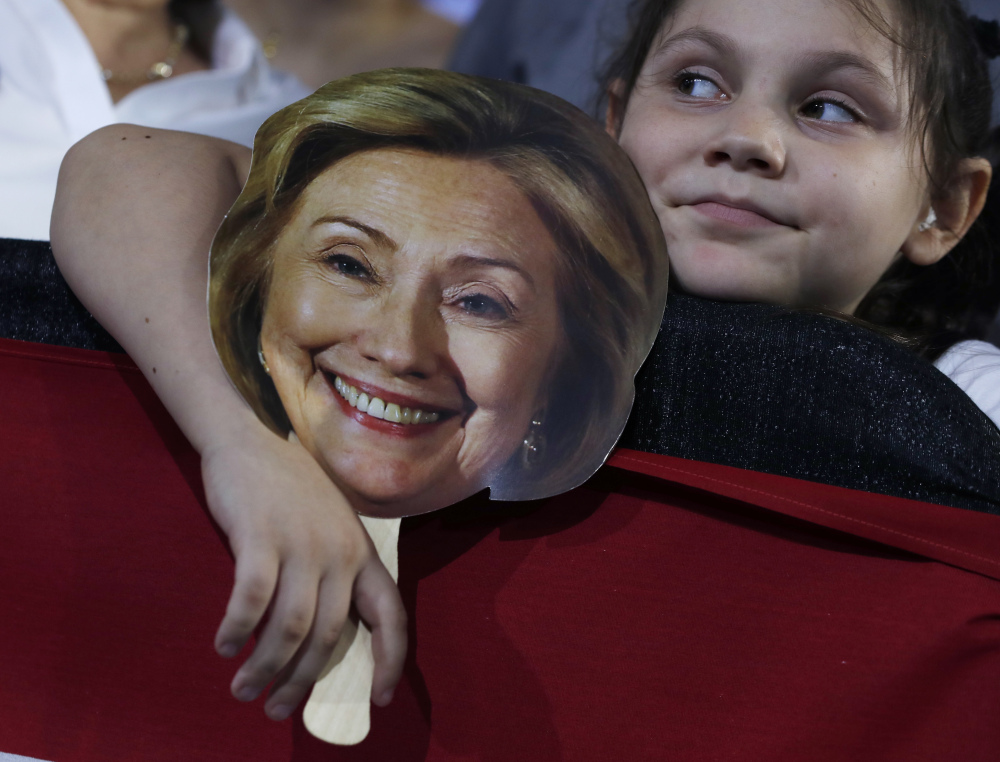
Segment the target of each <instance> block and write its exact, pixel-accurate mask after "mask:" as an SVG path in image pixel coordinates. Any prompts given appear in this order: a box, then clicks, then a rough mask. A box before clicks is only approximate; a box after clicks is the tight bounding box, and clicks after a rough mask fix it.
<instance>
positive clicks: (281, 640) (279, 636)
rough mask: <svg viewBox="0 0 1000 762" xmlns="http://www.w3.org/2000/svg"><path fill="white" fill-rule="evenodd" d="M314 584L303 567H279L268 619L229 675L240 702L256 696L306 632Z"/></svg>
mask: <svg viewBox="0 0 1000 762" xmlns="http://www.w3.org/2000/svg"><path fill="white" fill-rule="evenodd" d="M317 584H318V583H317V580H316V578H315V576H314V575H313V574H312V573H311V572H310V571H309V570H308V569H306V568H296V567H294V566H291V565H286V566H285V567H284V568H283V569H282V571H281V579H280V580H279V581H278V590H277V593H276V596H275V603H274V606H273V608H272V610H271V615H270V618H269V619H268V622H267V624H266V625H265V627H264V631H263V632H262V633H261V635H260V638H259V639H258V641H257V645H256V647H255V648H254V650H253V654H251V656H250V658H249V659H247V660H246V661H245V662H244V663H243V666H242V667H240V669H239V671H238V672H237V673H236V677H234V678H233V682H232V692H233V695H234V696H235V697H236V698H238V699H239V700H240V701H252V700H253V699H255V698H257V696H259V695H260V693H261V691H263V690H264V688H266V687H267V684H268V683H270V682H271V681H272V680H274V678H275V676H276V675H277V674H278V673H279V672H280V671H281V670H282V669H284V668H285V666H286V665H287V664H288V663H289V661H291V659H292V657H294V656H295V652H296V651H298V649H299V646H301V645H302V641H304V640H305V639H306V637H307V636H308V635H309V633H310V631H311V630H312V625H313V617H314V616H315V613H316V594H317V593H316V588H317Z"/></svg>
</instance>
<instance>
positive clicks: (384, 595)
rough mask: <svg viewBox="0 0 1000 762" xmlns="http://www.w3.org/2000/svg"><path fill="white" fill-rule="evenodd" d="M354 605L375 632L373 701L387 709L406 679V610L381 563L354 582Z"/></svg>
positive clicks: (372, 566)
mask: <svg viewBox="0 0 1000 762" xmlns="http://www.w3.org/2000/svg"><path fill="white" fill-rule="evenodd" d="M354 605H355V607H356V608H357V610H358V614H359V615H360V616H361V618H362V619H363V620H364V621H365V622H366V623H367V624H368V627H369V628H370V629H371V631H372V655H373V657H374V658H375V677H374V679H373V681H372V701H373V702H374V703H375V704H377V705H378V706H385V705H386V704H388V703H389V702H390V701H391V700H392V694H393V691H394V690H395V689H396V685H397V683H399V679H400V678H401V677H402V676H403V663H404V662H405V660H406V637H407V636H406V609H405V608H404V607H403V600H402V598H400V596H399V589H398V588H397V587H396V583H395V582H393V579H392V576H391V575H390V574H389V572H388V571H386V568H385V567H384V566H382V564H380V563H370V564H368V565H366V566H365V567H364V568H363V569H362V570H361V573H360V574H358V578H357V580H355V583H354Z"/></svg>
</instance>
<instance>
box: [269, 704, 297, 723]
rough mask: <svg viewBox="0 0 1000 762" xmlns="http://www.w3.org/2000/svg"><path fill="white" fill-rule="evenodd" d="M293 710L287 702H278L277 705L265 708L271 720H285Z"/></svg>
mask: <svg viewBox="0 0 1000 762" xmlns="http://www.w3.org/2000/svg"><path fill="white" fill-rule="evenodd" d="M292 711H293V707H290V706H288V704H278V705H277V706H274V707H271V708H270V709H268V710H267V716H268V717H270V718H271V719H272V720H277V721H278V722H280V721H281V720H287V719H288V717H289V716H290V715H291V713H292Z"/></svg>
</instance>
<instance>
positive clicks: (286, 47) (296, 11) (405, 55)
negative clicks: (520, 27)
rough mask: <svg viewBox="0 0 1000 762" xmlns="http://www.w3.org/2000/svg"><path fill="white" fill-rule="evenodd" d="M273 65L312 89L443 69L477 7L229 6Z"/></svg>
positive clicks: (413, 3)
mask: <svg viewBox="0 0 1000 762" xmlns="http://www.w3.org/2000/svg"><path fill="white" fill-rule="evenodd" d="M227 4H228V5H229V6H230V7H231V8H232V9H233V10H235V11H236V12H237V13H239V14H240V16H241V17H242V18H243V19H245V20H246V22H247V24H248V25H249V26H250V28H251V29H253V30H254V32H255V33H256V34H257V36H258V37H259V38H260V39H261V40H263V44H264V52H265V53H266V54H267V56H268V57H269V58H270V60H271V61H272V63H274V64H275V65H276V66H278V67H280V68H282V69H284V70H285V71H290V72H293V73H294V74H295V75H297V76H298V77H300V78H301V79H302V81H303V82H305V83H306V84H308V85H309V86H310V87H312V88H316V87H319V86H320V85H323V84H325V83H326V82H329V81H330V80H334V79H340V78H341V77H345V76H347V75H350V74H356V73H358V72H362V71H370V70H372V69H383V68H386V67H390V66H425V67H430V68H441V67H442V66H444V63H445V60H446V58H447V56H448V55H449V52H450V51H451V48H452V46H453V45H454V42H455V38H456V36H457V35H458V33H459V31H460V29H461V27H462V26H463V25H464V24H466V23H467V22H468V21H469V20H470V19H471V18H472V17H473V16H474V15H475V13H476V10H477V9H478V7H479V0H285V2H282V3H276V2H274V0H227Z"/></svg>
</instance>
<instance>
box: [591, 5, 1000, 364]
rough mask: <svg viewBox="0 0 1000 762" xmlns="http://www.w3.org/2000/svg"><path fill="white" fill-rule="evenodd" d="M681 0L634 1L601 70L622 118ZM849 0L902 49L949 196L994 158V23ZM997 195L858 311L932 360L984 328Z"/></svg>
mask: <svg viewBox="0 0 1000 762" xmlns="http://www.w3.org/2000/svg"><path fill="white" fill-rule="evenodd" d="M684 1H685V0H636V1H635V2H634V3H633V5H632V23H631V32H630V35H629V37H628V38H627V40H626V42H625V43H624V44H623V45H622V46H621V47H620V48H619V49H618V52H617V53H616V54H615V55H614V56H612V58H611V59H610V61H609V62H608V65H607V67H606V69H605V71H604V74H603V77H602V85H603V88H602V90H603V92H605V93H607V92H608V91H609V89H610V88H611V87H612V85H615V84H616V83H621V84H623V85H624V87H622V88H621V100H622V102H621V108H620V109H619V111H618V115H619V119H621V117H622V115H624V113H625V109H626V107H627V105H628V98H629V96H630V95H631V93H632V91H633V90H634V89H635V86H636V81H637V80H638V78H639V73H640V71H641V70H642V66H643V64H644V63H645V61H646V57H647V56H648V55H649V52H650V50H651V49H652V47H653V45H654V43H655V42H656V40H657V39H658V37H659V36H660V33H661V31H662V30H663V28H664V26H665V25H666V24H667V23H669V21H670V19H671V17H672V16H673V15H674V14H675V13H676V12H677V10H678V9H679V8H680V7H681V5H682V3H683V2H684ZM844 1H845V2H848V3H849V4H850V5H851V7H853V9H854V10H855V11H856V12H857V13H858V14H859V15H860V16H861V17H862V18H863V19H865V20H866V21H867V22H869V23H870V24H871V25H872V27H873V28H874V29H876V30H877V31H878V32H879V33H880V34H882V35H884V36H885V37H886V38H887V39H889V40H890V41H891V42H893V43H894V44H895V45H897V46H898V47H899V49H900V51H901V52H902V59H901V60H902V64H903V68H904V74H905V77H906V81H908V82H909V85H910V88H911V96H912V97H911V98H910V109H911V110H910V115H909V116H910V124H911V127H912V134H913V135H914V137H915V138H916V139H917V140H919V141H920V146H921V149H922V152H923V156H924V164H925V166H926V168H927V174H928V177H929V179H930V183H931V194H932V197H937V198H942V197H944V196H946V195H947V193H948V192H949V188H950V187H951V182H952V180H953V179H954V178H955V175H956V172H957V170H958V167H959V163H960V162H961V161H962V159H965V158H968V157H972V156H987V157H988V158H990V159H991V161H992V162H993V164H994V167H995V166H996V160H997V159H998V158H1000V157H998V155H997V154H998V152H1000V131H994V132H993V133H991V132H990V116H991V111H992V99H993V88H992V85H991V83H990V76H989V69H988V66H987V56H990V57H994V56H996V55H997V54H998V52H1000V40H998V39H996V36H997V31H996V28H995V27H993V28H991V25H990V24H989V23H986V22H981V21H979V20H970V18H969V17H968V15H967V14H966V13H965V11H964V9H963V8H962V6H961V5H960V3H959V1H958V0H891V2H892V6H893V10H894V11H895V13H894V15H893V16H892V17H891V18H888V17H887V16H886V14H884V13H883V12H882V10H881V9H880V8H879V7H878V3H877V2H876V0H844ZM619 86H620V85H619ZM619 127H620V124H619ZM994 185H996V182H995V183H994ZM993 195H994V194H991V197H990V198H989V199H988V201H987V209H986V210H985V212H984V215H983V216H982V218H981V220H982V221H981V222H978V223H977V224H976V225H974V226H973V227H972V229H971V230H970V231H969V233H968V234H967V235H966V236H965V237H964V238H963V239H962V240H961V241H960V242H959V243H958V244H957V245H956V246H955V248H954V249H953V250H952V252H951V253H950V254H949V255H948V256H947V257H945V258H943V259H942V260H941V261H940V262H938V263H937V264H934V265H929V266H919V265H915V264H913V263H912V262H910V261H909V260H907V259H905V258H903V257H900V258H899V260H898V261H897V262H895V263H894V264H893V265H892V267H890V268H889V270H888V271H887V272H886V273H885V275H883V277H882V278H881V279H880V280H879V282H878V283H876V284H875V286H874V287H873V288H872V289H871V291H869V293H868V294H867V295H866V296H865V298H864V299H863V300H862V302H861V304H860V305H859V307H858V309H857V310H856V311H855V316H856V317H857V318H860V319H861V320H864V321H867V322H869V323H873V324H875V325H877V326H879V327H881V328H883V329H888V330H889V331H893V332H898V333H900V334H902V335H903V336H908V337H912V338H916V339H918V341H917V342H916V345H917V346H918V347H919V351H920V353H921V354H923V355H924V356H926V357H928V358H929V359H935V358H936V357H937V356H938V355H940V354H941V352H943V351H944V349H946V348H947V347H948V346H950V345H951V344H953V343H955V342H956V341H960V340H962V339H967V338H982V337H983V336H985V335H986V332H987V331H988V329H989V325H990V323H991V322H992V320H993V318H994V316H995V315H996V314H997V309H998V307H1000V262H998V261H997V260H998V258H1000V247H998V246H997V245H996V243H995V241H996V240H997V235H998V232H1000V231H997V230H996V228H997V227H998V226H1000V222H998V221H997V220H996V219H995V217H996V213H995V212H994V214H993V215H991V214H990V208H991V207H993V208H996V206H997V199H996V198H992V196H993ZM990 226H992V227H993V228H994V229H993V230H989V229H988V228H989V227H990Z"/></svg>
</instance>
